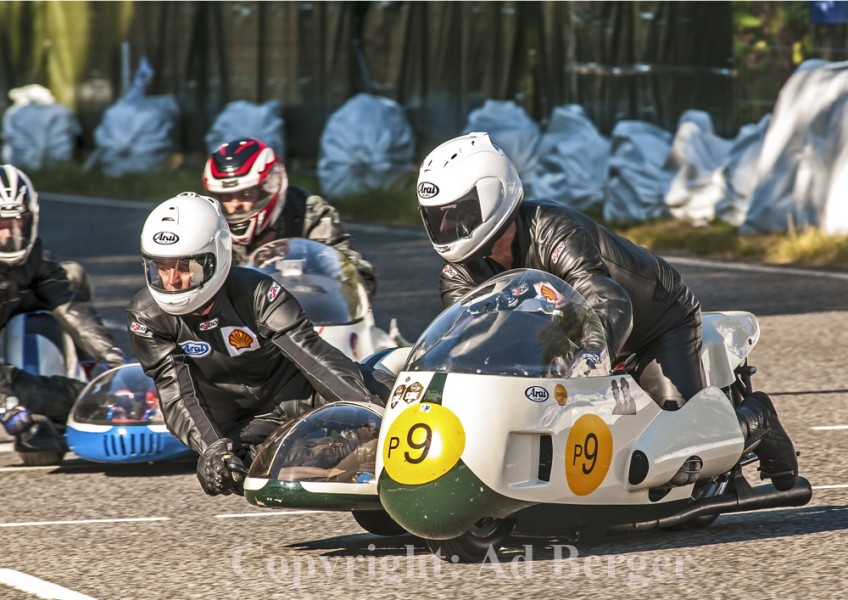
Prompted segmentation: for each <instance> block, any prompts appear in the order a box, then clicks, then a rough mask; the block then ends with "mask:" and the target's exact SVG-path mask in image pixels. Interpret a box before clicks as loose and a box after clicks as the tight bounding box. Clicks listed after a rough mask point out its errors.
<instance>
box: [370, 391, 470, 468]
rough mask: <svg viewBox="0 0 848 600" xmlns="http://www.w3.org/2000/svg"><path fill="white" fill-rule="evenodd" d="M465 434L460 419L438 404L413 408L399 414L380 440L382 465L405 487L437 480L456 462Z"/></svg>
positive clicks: (426, 403)
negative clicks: (381, 442)
mask: <svg viewBox="0 0 848 600" xmlns="http://www.w3.org/2000/svg"><path fill="white" fill-rule="evenodd" d="M463 450H465V430H464V429H463V427H462V423H461V422H460V420H459V417H457V416H456V414H454V413H453V412H452V411H451V410H450V409H448V408H445V407H444V406H442V405H441V404H432V403H429V402H425V403H423V404H413V405H412V406H409V407H407V408H406V409H405V410H404V411H403V412H402V413H400V414H399V415H398V417H397V419H395V420H394V421H393V422H392V424H391V425H390V426H389V429H388V431H387V433H386V437H385V439H384V440H383V449H382V454H383V464H384V465H385V467H386V472H387V473H388V474H389V476H390V477H391V478H392V479H394V480H395V481H397V482H398V483H402V484H404V485H421V484H425V483H430V482H432V481H435V480H437V479H438V478H439V477H441V476H442V475H444V474H445V473H447V472H448V471H450V470H451V469H452V468H453V467H454V466H455V465H456V463H458V462H459V459H460V457H461V456H462V452H463Z"/></svg>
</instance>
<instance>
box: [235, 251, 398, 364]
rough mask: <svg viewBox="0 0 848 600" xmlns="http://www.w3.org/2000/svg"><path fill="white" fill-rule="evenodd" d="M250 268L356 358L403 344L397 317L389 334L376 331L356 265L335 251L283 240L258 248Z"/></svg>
mask: <svg viewBox="0 0 848 600" xmlns="http://www.w3.org/2000/svg"><path fill="white" fill-rule="evenodd" d="M247 266H248V267H251V268H253V269H256V270H258V271H261V272H263V273H265V274H266V275H270V276H271V277H273V278H274V279H276V280H277V281H278V282H279V283H280V284H281V285H282V286H283V287H284V288H286V290H287V291H288V292H290V293H291V294H292V295H293V296H294V297H295V298H297V300H298V302H300V305H301V306H302V307H303V310H304V312H306V314H307V315H309V318H310V320H311V321H312V322H313V323H314V324H315V328H316V330H317V331H318V335H320V336H321V337H322V338H324V339H325V340H327V341H328V342H330V343H331V344H332V345H334V346H335V347H336V348H338V349H339V350H341V351H342V352H344V353H345V354H346V355H347V356H348V357H349V358H352V359H353V360H360V359H363V358H365V357H367V356H369V355H371V354H373V353H375V352H378V351H380V350H385V349H387V348H396V347H397V346H398V345H401V344H404V343H405V340H403V337H402V336H401V335H400V332H399V330H398V327H397V323H396V322H395V320H394V319H393V320H392V321H391V324H390V327H389V332H388V333H387V332H385V331H383V330H382V329H380V328H379V327H377V325H376V324H375V321H374V312H373V311H372V309H371V303H370V301H369V299H368V294H367V292H366V291H365V286H364V285H363V284H362V282H361V281H360V280H359V275H358V274H357V272H356V267H355V266H354V265H353V263H352V262H351V261H350V259H349V258H348V257H347V256H345V255H344V254H342V253H341V252H339V251H338V250H336V249H335V248H332V247H330V246H327V245H326V244H322V243H321V242H316V241H315V240H308V239H305V238H281V239H277V240H273V241H271V242H268V243H267V244H265V245H263V246H260V247H259V248H257V249H256V250H254V251H253V252H252V253H251V255H250V257H249V258H248V263H247ZM407 345H408V344H407Z"/></svg>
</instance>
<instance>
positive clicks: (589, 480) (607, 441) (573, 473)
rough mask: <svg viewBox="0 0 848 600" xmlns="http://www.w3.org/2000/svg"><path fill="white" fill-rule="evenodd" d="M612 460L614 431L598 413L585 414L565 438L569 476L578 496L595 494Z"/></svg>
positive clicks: (566, 467)
mask: <svg viewBox="0 0 848 600" xmlns="http://www.w3.org/2000/svg"><path fill="white" fill-rule="evenodd" d="M611 463H612V432H611V431H610V428H609V426H608V425H607V424H606V422H605V421H604V420H603V419H602V418H600V417H599V416H598V415H591V414H589V415H583V416H582V417H580V418H579V419H577V421H576V422H575V423H574V425H573V426H572V427H571V431H570V432H569V433H568V440H567V441H566V442H565V478H566V480H567V481H568V487H569V488H571V491H572V492H573V493H574V495H575V496H585V495H587V494H591V493H592V492H594V491H595V490H596V489H598V486H600V485H601V483H603V481H604V479H605V478H606V476H607V473H608V472H609V468H610V464H611Z"/></svg>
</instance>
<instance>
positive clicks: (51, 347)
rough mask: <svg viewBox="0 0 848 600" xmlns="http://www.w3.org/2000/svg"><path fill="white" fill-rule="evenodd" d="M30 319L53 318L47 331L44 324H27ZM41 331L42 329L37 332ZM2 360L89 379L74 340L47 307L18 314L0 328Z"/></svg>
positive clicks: (44, 372)
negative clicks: (52, 325)
mask: <svg viewBox="0 0 848 600" xmlns="http://www.w3.org/2000/svg"><path fill="white" fill-rule="evenodd" d="M27 320H41V321H42V322H53V323H54V324H55V326H54V327H51V328H49V329H50V330H51V334H50V335H48V334H46V331H47V330H46V329H45V328H43V327H37V328H33V326H32V323H31V324H30V326H29V327H27ZM36 331H41V332H42V333H36ZM0 361H2V362H5V363H8V364H11V365H15V366H16V367H19V368H21V369H24V370H26V371H28V372H30V373H32V374H34V375H46V376H51V375H60V376H62V377H70V378H73V379H79V380H85V372H84V371H83V369H82V366H81V365H80V364H79V359H78V357H77V353H76V349H75V346H74V341H73V339H71V336H70V335H68V334H67V333H65V332H64V331H63V330H62V329H61V326H59V324H58V323H57V322H55V320H54V317H53V315H52V314H50V313H49V312H46V311H38V312H34V313H23V314H19V315H15V316H14V317H12V318H11V319H9V322H8V323H7V324H6V327H4V328H3V330H2V332H0Z"/></svg>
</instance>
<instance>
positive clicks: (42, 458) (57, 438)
mask: <svg viewBox="0 0 848 600" xmlns="http://www.w3.org/2000/svg"><path fill="white" fill-rule="evenodd" d="M31 418H32V421H33V424H32V426H31V427H29V428H28V429H26V430H25V431H22V432H20V433H18V434H17V435H15V444H14V448H15V452H17V453H18V456H19V457H20V458H21V460H22V461H23V463H24V464H25V465H28V466H45V465H58V464H59V463H60V462H62V458H63V457H64V456H65V453H66V452H67V451H68V446H67V444H65V438H64V436H63V435H62V434H61V433H60V432H59V430H58V428H57V427H56V425H54V424H53V422H52V421H51V420H50V419H48V418H47V417H45V416H43V415H32V417H31Z"/></svg>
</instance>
